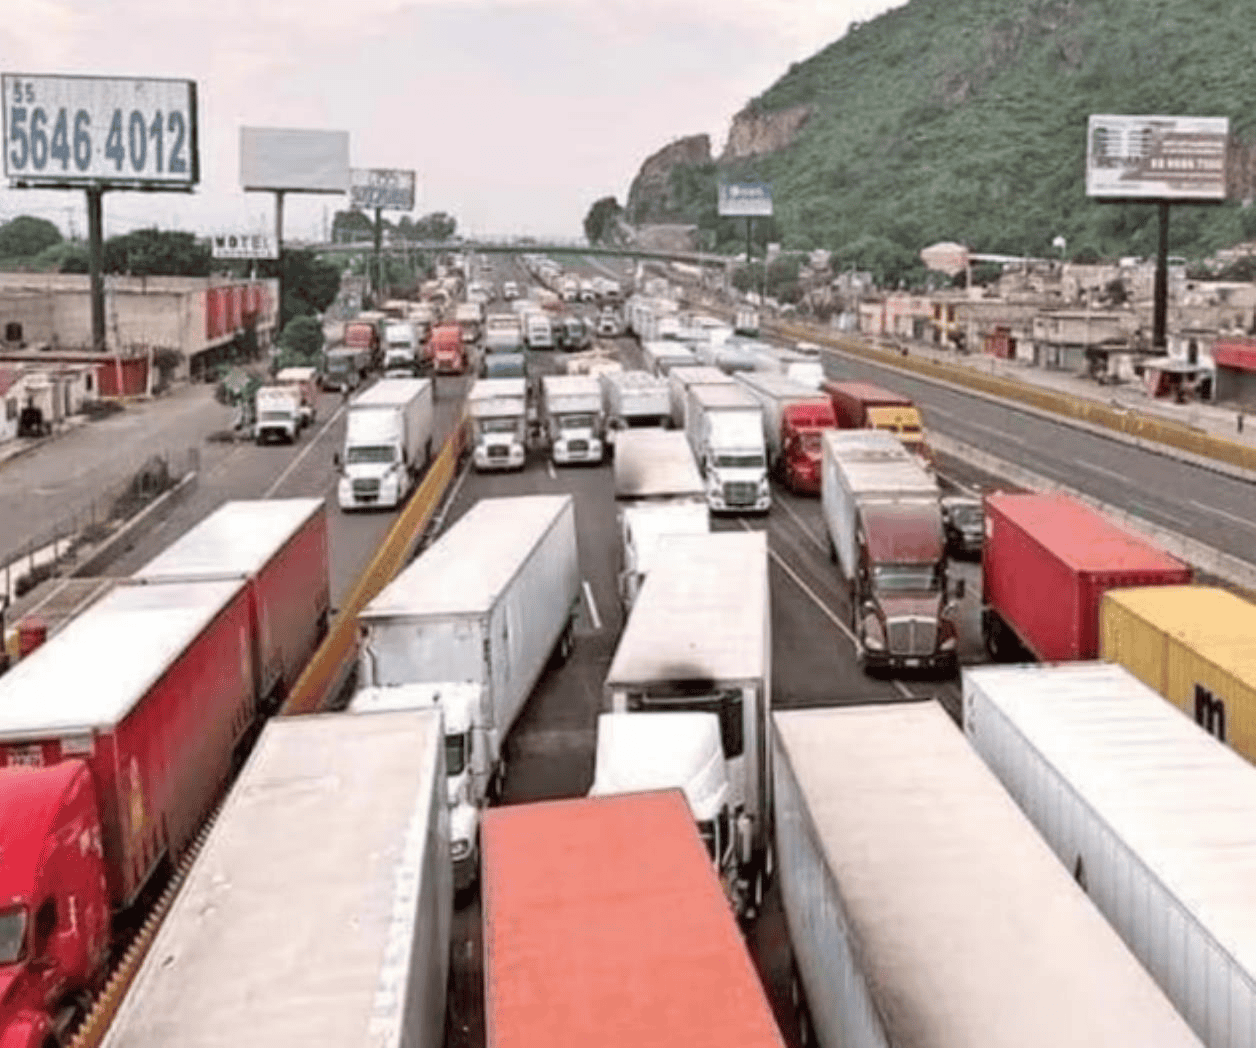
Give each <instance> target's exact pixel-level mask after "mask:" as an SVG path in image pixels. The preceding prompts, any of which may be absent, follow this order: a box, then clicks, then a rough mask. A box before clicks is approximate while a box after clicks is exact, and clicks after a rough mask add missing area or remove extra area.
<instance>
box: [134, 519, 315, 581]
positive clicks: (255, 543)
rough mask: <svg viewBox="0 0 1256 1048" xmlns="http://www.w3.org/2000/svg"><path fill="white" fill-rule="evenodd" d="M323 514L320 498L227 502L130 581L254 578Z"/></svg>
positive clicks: (158, 555) (151, 561) (146, 565)
mask: <svg viewBox="0 0 1256 1048" xmlns="http://www.w3.org/2000/svg"><path fill="white" fill-rule="evenodd" d="M322 512H323V500H322V499H255V500H249V501H239V502H226V503H224V504H223V505H221V506H219V507H218V509H216V510H215V511H214V512H213V513H211V514H210V515H209V516H208V517H206V518H205V519H204V520H202V521H201V522H200V523H199V524H197V525H196V526H195V527H194V528H192V529H191V530H190V531H188V532H186V533H184V535H183V536H182V537H181V538H179V539H176V540H175V541H174V542H173V543H171V544H170V545H169V546H167V547H166V548H165V550H164V551H162V552H161V553H159V554H157V556H155V557H154V558H153V559H152V560H150V561H149V562H148V563H147V564H145V565H144V566H143V567H142V568H140V570H139V571H137V572H136V573H135V574H134V575H132V576H131V577H132V578H133V579H135V580H137V581H140V582H158V581H170V580H172V579H196V578H230V577H233V576H241V577H249V578H252V577H253V576H255V575H256V574H257V573H258V572H259V571H261V570H262V568H264V567H265V566H266V564H267V563H268V562H269V561H270V559H271V558H272V557H274V556H275V554H276V553H278V552H279V550H281V549H283V547H284V546H285V545H286V544H287V543H288V542H289V541H291V540H292V538H293V537H294V536H295V535H296V534H297V533H298V532H300V531H301V529H302V528H303V527H305V525H306V524H307V523H308V522H309V521H310V520H311V518H313V517H314V516H315V515H316V514H319V513H322Z"/></svg>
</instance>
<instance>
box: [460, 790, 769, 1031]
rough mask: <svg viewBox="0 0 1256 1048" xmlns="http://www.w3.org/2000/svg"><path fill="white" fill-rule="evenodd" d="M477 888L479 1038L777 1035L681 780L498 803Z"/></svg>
mask: <svg viewBox="0 0 1256 1048" xmlns="http://www.w3.org/2000/svg"><path fill="white" fill-rule="evenodd" d="M483 895H484V914H483V942H484V986H485V994H484V1009H485V1014H484V1025H485V1031H486V1048H513V1046H517V1045H529V1044H554V1045H575V1044H587V1045H590V1046H594V1045H596V1046H602V1048H609V1046H614V1045H625V1046H626V1045H629V1044H632V1045H652V1046H657V1048H681V1046H689V1045H700V1044H729V1045H737V1046H739V1048H784V1043H785V1042H784V1040H783V1038H782V1037H781V1033H780V1030H779V1029H778V1028H777V1026H776V1021H775V1019H774V1018H773V1015H772V1008H771V1005H770V1004H769V1003H768V1000H767V997H766V994H765V993H764V990H763V986H762V984H761V983H760V981H759V977H758V974H757V973H756V970H755V966H754V963H753V962H752V961H751V958H750V955H749V953H748V951H747V949H746V944H745V940H744V939H743V938H742V936H741V933H740V932H739V930H738V928H737V922H736V921H735V920H734V919H733V916H732V914H730V913H729V911H728V905H727V903H726V902H725V901H724V899H723V897H722V896H721V894H720V889H719V883H718V880H717V878H716V875H715V872H714V870H712V868H711V857H710V855H709V854H708V853H707V852H706V851H704V849H703V847H702V841H701V840H700V838H699V836H698V834H697V832H695V830H694V826H693V816H692V815H691V814H690V812H689V811H688V810H687V809H686V805H685V798H684V797H683V796H682V795H681V793H680V791H678V790H668V791H666V792H652V793H643V794H638V795H633V796H618V797H597V798H582V799H577V800H560V801H547V802H541V803H533V804H518V805H511V806H509V807H505V808H495V809H493V810H492V811H490V812H488V813H487V814H486V815H485V820H484V892H483ZM559 900H561V902H559Z"/></svg>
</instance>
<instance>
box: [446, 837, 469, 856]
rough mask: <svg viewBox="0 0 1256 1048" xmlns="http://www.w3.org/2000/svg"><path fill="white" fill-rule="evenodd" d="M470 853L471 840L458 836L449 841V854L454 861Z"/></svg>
mask: <svg viewBox="0 0 1256 1048" xmlns="http://www.w3.org/2000/svg"><path fill="white" fill-rule="evenodd" d="M470 854H471V842H470V841H469V840H466V839H465V838H459V839H457V840H453V841H450V842H449V856H450V858H452V859H453V860H454V861H455V862H457V861H458V860H459V859H465V858H466V857H467V856H468V855H470Z"/></svg>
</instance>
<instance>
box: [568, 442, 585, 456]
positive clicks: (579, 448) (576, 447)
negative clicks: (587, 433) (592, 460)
mask: <svg viewBox="0 0 1256 1048" xmlns="http://www.w3.org/2000/svg"><path fill="white" fill-rule="evenodd" d="M567 450H568V451H569V452H570V453H571V454H573V455H587V454H588V452H589V442H588V441H587V440H569V441H567Z"/></svg>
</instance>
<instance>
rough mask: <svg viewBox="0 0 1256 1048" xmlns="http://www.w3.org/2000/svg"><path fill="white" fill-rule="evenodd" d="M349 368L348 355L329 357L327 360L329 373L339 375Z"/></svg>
mask: <svg viewBox="0 0 1256 1048" xmlns="http://www.w3.org/2000/svg"><path fill="white" fill-rule="evenodd" d="M348 370H349V361H348V359H347V358H346V357H329V358H328V360H327V374H329V375H339V374H342V373H343V372H346V371H348Z"/></svg>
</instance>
